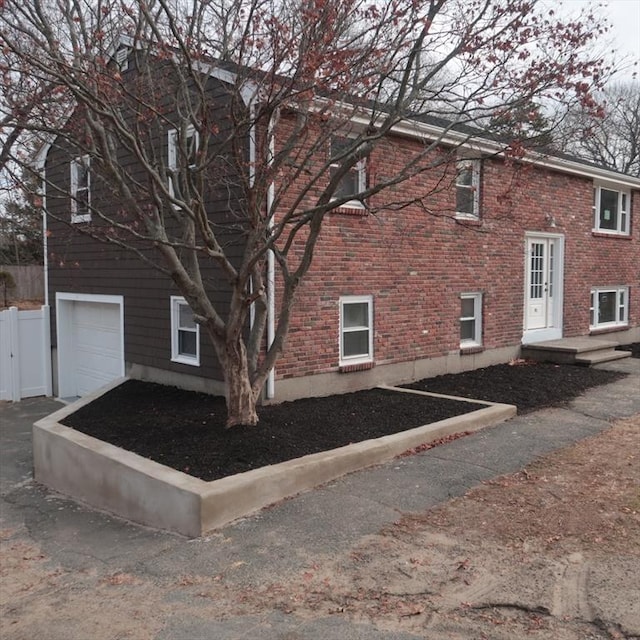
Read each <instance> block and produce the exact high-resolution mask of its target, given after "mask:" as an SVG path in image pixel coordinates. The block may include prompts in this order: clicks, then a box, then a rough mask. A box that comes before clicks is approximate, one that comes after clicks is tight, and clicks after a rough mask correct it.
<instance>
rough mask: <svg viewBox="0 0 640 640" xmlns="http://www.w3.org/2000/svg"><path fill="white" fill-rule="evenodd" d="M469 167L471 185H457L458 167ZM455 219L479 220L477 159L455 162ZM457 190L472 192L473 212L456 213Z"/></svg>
mask: <svg viewBox="0 0 640 640" xmlns="http://www.w3.org/2000/svg"><path fill="white" fill-rule="evenodd" d="M469 164H470V165H471V185H461V184H458V175H459V174H458V167H459V166H460V165H469ZM455 188H456V218H461V219H464V220H479V219H480V159H479V158H458V160H457V161H456V181H455ZM458 189H471V190H472V191H473V212H472V213H469V212H467V211H458V210H457V209H458Z"/></svg>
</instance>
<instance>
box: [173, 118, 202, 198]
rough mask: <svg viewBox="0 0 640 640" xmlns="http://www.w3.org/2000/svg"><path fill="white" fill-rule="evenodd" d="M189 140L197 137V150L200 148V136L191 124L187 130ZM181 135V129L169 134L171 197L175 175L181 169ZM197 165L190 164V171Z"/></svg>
mask: <svg viewBox="0 0 640 640" xmlns="http://www.w3.org/2000/svg"><path fill="white" fill-rule="evenodd" d="M185 132H186V135H187V138H190V137H195V142H196V150H197V149H198V148H199V147H200V134H199V132H198V131H197V130H196V128H195V127H194V126H193V125H192V124H190V125H189V126H188V127H187V128H186V130H185ZM179 135H180V130H179V129H169V131H168V132H167V169H168V170H169V174H170V175H169V193H170V194H171V197H173V196H174V195H175V194H174V189H173V178H172V177H173V175H174V174H176V173H177V172H178V170H179V168H180V163H179V162H178V139H179ZM195 166H196V165H195V164H190V165H189V167H188V168H189V169H193V168H194V167H195Z"/></svg>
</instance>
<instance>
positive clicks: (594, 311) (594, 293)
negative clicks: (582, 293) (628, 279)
mask: <svg viewBox="0 0 640 640" xmlns="http://www.w3.org/2000/svg"><path fill="white" fill-rule="evenodd" d="M601 293H614V294H615V296H616V319H615V320H614V321H613V322H598V316H599V315H600V314H599V301H598V297H599V294H601ZM621 294H623V295H624V298H623V300H624V303H623V304H620V296H621ZM621 308H622V311H623V314H622V315H623V317H622V319H620V309H621ZM589 315H590V318H591V317H593V320H594V322H593V323H592V322H591V320H589V329H592V330H597V329H607V328H609V327H626V326H628V325H629V287H623V286H619V287H592V289H591V304H590V305H589Z"/></svg>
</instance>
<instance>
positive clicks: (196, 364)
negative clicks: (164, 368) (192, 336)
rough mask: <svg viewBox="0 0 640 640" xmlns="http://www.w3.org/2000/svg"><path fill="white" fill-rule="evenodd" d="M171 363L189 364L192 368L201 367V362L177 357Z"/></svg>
mask: <svg viewBox="0 0 640 640" xmlns="http://www.w3.org/2000/svg"><path fill="white" fill-rule="evenodd" d="M171 362H175V363H177V364H188V365H189V366H191V367H199V366H200V361H199V360H196V359H192V358H187V357H182V356H176V357H175V358H171Z"/></svg>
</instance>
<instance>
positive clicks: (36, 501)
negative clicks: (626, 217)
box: [0, 359, 640, 640]
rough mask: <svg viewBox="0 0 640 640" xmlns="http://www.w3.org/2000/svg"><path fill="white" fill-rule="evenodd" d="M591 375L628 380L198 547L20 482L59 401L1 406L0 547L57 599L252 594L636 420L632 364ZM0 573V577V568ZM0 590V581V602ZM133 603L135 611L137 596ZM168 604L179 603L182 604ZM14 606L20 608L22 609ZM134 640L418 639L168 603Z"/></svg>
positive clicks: (54, 634)
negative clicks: (39, 563)
mask: <svg viewBox="0 0 640 640" xmlns="http://www.w3.org/2000/svg"><path fill="white" fill-rule="evenodd" d="M602 368H607V369H612V370H618V371H624V372H627V373H629V374H630V375H629V376H628V377H626V378H625V379H623V380H621V381H618V382H615V383H613V384H610V385H605V386H602V387H597V388H595V389H592V390H591V391H589V392H587V393H586V394H584V395H583V396H582V397H580V398H578V399H576V400H575V401H573V402H572V403H571V404H570V405H569V406H568V407H564V408H554V409H546V410H542V411H538V412H536V413H533V414H529V415H527V416H524V417H517V418H514V419H512V420H510V421H508V422H506V423H503V424H501V425H498V426H496V427H492V428H489V429H486V430H484V431H481V432H478V433H476V434H474V435H472V436H469V437H467V438H462V439H459V440H456V441H454V442H451V443H449V444H447V445H444V446H441V447H438V448H435V449H432V450H429V451H427V452H425V453H422V454H420V455H416V456H412V457H409V458H402V459H399V460H396V461H393V462H391V463H388V464H385V465H382V466H380V467H376V468H373V469H369V470H365V471H361V472H358V473H354V474H352V475H350V476H347V477H345V478H342V479H340V480H337V481H335V482H332V483H330V484H328V485H326V486H324V487H321V488H319V489H316V490H313V491H310V492H308V493H305V494H302V495H299V496H297V497H295V498H293V499H291V500H287V501H284V502H282V503H280V504H278V505H276V506H274V507H271V508H269V509H266V510H264V511H262V512H260V513H259V514H257V515H255V516H253V517H250V518H246V519H244V520H241V521H239V522H236V523H234V524H231V525H228V526H226V527H224V528H223V529H221V530H220V531H217V532H215V533H214V534H212V535H210V536H208V537H206V538H203V539H198V540H187V539H186V538H182V537H180V536H177V535H172V534H167V533H163V532H158V531H154V530H150V529H145V528H143V527H139V526H135V525H133V524H131V523H128V522H125V521H122V520H119V519H116V518H114V517H111V516H109V515H107V514H104V513H99V512H96V511H93V510H91V509H89V508H86V507H84V506H82V505H79V504H77V503H75V502H73V501H70V500H68V499H65V498H64V497H62V496H59V495H56V494H53V493H51V492H48V491H46V490H45V489H44V488H42V487H40V486H38V485H36V484H35V483H34V482H33V480H32V477H31V425H32V424H33V422H34V421H35V420H37V419H39V418H40V417H42V416H44V415H46V414H48V413H50V412H52V411H54V410H56V409H57V408H59V406H60V405H59V403H57V402H55V401H54V400H51V399H42V398H40V399H30V400H24V401H22V402H21V403H18V404H4V405H0V425H1V446H0V492H1V502H0V541H4V542H5V543H7V544H9V543H12V542H13V543H14V546H15V545H17V544H21V545H31V546H33V548H36V549H38V550H39V552H40V553H41V554H42V557H43V559H44V560H43V561H44V562H46V565H47V567H50V568H51V571H52V572H55V571H56V570H61V571H64V572H66V574H67V575H68V576H75V578H74V579H71V578H69V581H68V583H67V586H66V587H64V588H62V587H60V585H58V586H57V587H56V588H57V589H58V592H57V597H58V598H59V600H60V601H63V600H64V599H65V598H66V597H71V595H70V594H72V593H73V592H74V590H75V592H77V591H78V590H79V589H82V588H83V586H82V585H83V584H84V583H83V581H85V582H86V580H87V579H88V578H87V577H88V576H93V577H95V576H98V577H99V576H114V575H120V574H123V575H124V574H126V575H134V576H137V577H138V578H139V579H142V580H144V579H146V578H148V579H149V581H154V582H156V583H158V582H162V581H165V582H166V581H175V580H176V578H177V577H178V576H184V575H191V574H193V575H198V574H199V575H203V574H206V575H209V576H215V575H218V574H220V575H222V574H224V575H225V576H226V579H228V580H232V581H233V584H234V585H235V586H236V587H238V586H242V587H246V588H247V589H250V588H257V587H259V585H261V584H269V583H273V582H274V581H275V578H276V577H278V576H280V577H282V576H286V575H288V574H291V573H295V572H297V573H298V574H299V573H300V572H303V571H304V570H305V568H306V567H308V566H309V563H310V562H312V561H313V559H317V558H329V557H333V556H335V555H336V554H337V553H339V552H344V551H348V549H349V548H350V547H351V546H352V545H353V544H354V543H355V542H356V541H357V540H360V539H361V538H363V536H367V535H370V534H375V533H376V532H378V531H379V530H380V529H381V528H382V527H384V526H385V525H387V524H389V523H391V522H394V521H395V520H397V519H398V517H399V514H401V513H404V512H413V511H423V510H425V509H429V508H430V507H433V506H434V505H437V504H438V503H441V502H442V501H446V500H447V499H449V498H451V497H453V496H458V495H461V494H463V493H464V492H465V491H467V490H468V489H469V488H471V487H473V486H475V485H477V484H478V483H480V482H482V481H484V480H487V479H489V478H492V477H495V476H497V475H501V474H504V473H509V472H513V471H516V470H518V469H520V468H522V467H523V466H525V465H527V464H528V463H529V462H530V461H531V460H532V459H534V458H536V457H538V456H541V455H543V454H546V453H548V452H550V451H553V450H555V449H559V448H562V447H566V446H568V445H570V444H572V443H574V442H576V441H579V440H581V439H583V438H585V437H588V436H591V435H593V434H596V433H598V432H600V431H602V430H604V429H606V428H607V426H608V425H609V424H610V422H611V421H612V420H614V419H618V418H623V417H627V416H631V415H634V414H637V413H640V360H638V359H627V360H622V361H618V362H614V363H609V364H607V365H603V366H602ZM56 568H59V569H56ZM0 577H2V579H4V578H6V572H3V573H0ZM5 586H6V585H5ZM2 589H3V587H2V584H1V583H0V596H1V595H2ZM65 589H66V591H65ZM139 597H140V603H139V606H140V608H143V607H144V606H145V603H144V592H143V591H141V592H140V594H139ZM172 597H174V598H176V599H177V600H176V602H177V604H179V598H180V597H181V596H180V595H179V594H178V593H176V594H175V595H174V596H172ZM0 600H2V598H0ZM33 602H34V601H31V604H30V606H33ZM2 604H3V606H5V607H7V608H8V610H9V611H11V612H12V615H14V616H17V617H19V616H20V615H21V614H20V603H15V605H14V606H12V603H10V602H9V603H5V602H3V603H2ZM24 606H25V611H26V601H25V603H24ZM80 615H82V613H81V614H80ZM87 615H91V614H90V613H89V612H87ZM117 622H120V623H123V621H122V620H120V621H116V620H114V630H113V631H112V634H111V635H109V631H108V630H105V629H102V634H100V633H98V634H96V635H94V636H93V637H94V638H114V639H115V638H139V637H143V636H140V635H136V634H135V633H133V632H125V631H122V632H117V631H116V627H117V624H116V623H117ZM125 622H126V621H125ZM69 625H70V623H69V620H67V619H65V618H64V616H57V615H56V609H52V610H51V611H50V613H49V615H48V617H47V623H46V626H43V627H42V628H41V629H38V633H37V637H38V638H39V640H58V639H60V640H62V639H63V638H64V639H65V640H76V639H77V640H83V638H84V636H82V635H75V634H74V632H73V630H72V629H73V627H72V626H71V627H70V626H69ZM125 626H126V625H125ZM70 629H71V630H70ZM22 637H26V636H20V635H13V636H11V635H8V636H3V640H4V638H7V640H8V639H9V638H22ZM31 637H36V636H31ZM144 637H145V638H146V637H153V638H154V639H155V640H197V639H199V638H202V639H205V638H207V639H208V638H211V639H216V640H236V639H238V640H239V639H241V638H247V639H249V638H260V639H261V640H276V639H278V640H311V639H326V640H332V639H334V638H335V639H336V640H338V639H340V640H345V639H358V638H363V639H364V638H366V639H368V640H391V639H395V640H410V639H411V638H417V637H418V636H414V635H407V634H406V633H403V632H393V631H384V630H380V629H377V628H374V627H372V626H369V625H367V624H359V623H356V622H354V621H352V620H349V619H348V618H345V617H340V616H331V617H318V618H313V617H312V618H310V617H309V616H307V617H306V618H304V619H302V618H298V617H297V616H296V615H295V614H294V615H286V614H285V613H283V612H281V611H273V610H268V609H267V610H265V611H264V612H262V613H260V614H259V615H225V616H224V618H221V617H220V616H218V615H216V611H215V606H213V605H211V609H210V610H208V612H207V615H203V616H201V617H194V616H193V615H184V616H183V615H181V613H180V607H179V606H177V607H176V608H175V611H174V614H172V615H171V616H170V617H167V618H166V619H161V620H159V621H158V629H157V630H156V631H154V632H153V635H151V636H144ZM420 637H422V636H420Z"/></svg>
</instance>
